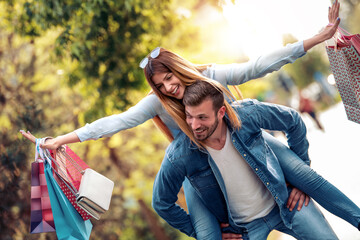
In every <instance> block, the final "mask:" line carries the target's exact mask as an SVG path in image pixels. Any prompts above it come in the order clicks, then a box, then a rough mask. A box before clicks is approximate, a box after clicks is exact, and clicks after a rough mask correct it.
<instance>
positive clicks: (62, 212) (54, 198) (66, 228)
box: [36, 141, 92, 240]
mask: <svg viewBox="0 0 360 240" xmlns="http://www.w3.org/2000/svg"><path fill="white" fill-rule="evenodd" d="M36 145H37V146H36V147H37V149H38V150H39V152H41V153H42V154H41V155H42V157H43V159H44V160H45V161H44V165H45V170H44V172H45V178H46V183H47V187H48V192H49V196H50V204H51V210H52V213H53V216H54V221H55V228H56V235H57V237H58V239H59V240H71V239H74V240H88V239H89V238H90V234H91V230H92V223H91V222H90V220H86V221H84V220H83V219H82V217H81V216H80V214H79V213H78V212H77V211H76V209H75V208H74V207H73V205H72V204H71V203H70V201H69V200H68V199H67V198H66V196H65V194H64V193H63V191H62V190H61V188H60V187H59V185H58V183H57V182H56V180H55V178H54V175H53V174H54V173H53V171H52V168H51V159H49V158H48V156H49V155H48V154H45V153H44V152H43V150H42V149H40V147H39V141H37V143H36ZM45 151H46V150H45Z"/></svg>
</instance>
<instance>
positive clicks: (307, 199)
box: [305, 195, 310, 206]
mask: <svg viewBox="0 0 360 240" xmlns="http://www.w3.org/2000/svg"><path fill="white" fill-rule="evenodd" d="M309 202H310V197H309V196H308V195H306V197H305V206H307V205H309Z"/></svg>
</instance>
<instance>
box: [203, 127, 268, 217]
mask: <svg viewBox="0 0 360 240" xmlns="http://www.w3.org/2000/svg"><path fill="white" fill-rule="evenodd" d="M206 149H207V150H208V152H209V153H210V155H211V157H212V158H213V159H214V161H215V163H216V165H217V167H218V168H219V170H220V173H221V175H222V178H223V179H224V183H225V188H226V193H227V196H228V199H229V208H230V213H231V216H232V217H233V219H234V221H235V222H236V223H247V222H251V221H253V220H255V219H257V218H261V217H264V216H266V215H267V214H268V213H270V211H271V210H272V209H273V208H274V206H275V201H274V199H273V197H272V195H271V193H270V191H268V190H267V188H266V187H265V185H264V184H263V183H262V182H261V180H260V178H259V177H258V176H257V175H256V174H255V173H254V171H253V170H252V169H251V168H250V166H249V165H248V163H247V162H246V161H245V160H244V159H243V157H242V156H241V155H240V154H239V152H238V151H237V150H236V148H235V147H234V145H233V144H232V141H231V138H230V132H229V129H228V130H227V133H226V142H225V145H224V147H223V148H222V149H221V150H215V149H213V148H210V147H206Z"/></svg>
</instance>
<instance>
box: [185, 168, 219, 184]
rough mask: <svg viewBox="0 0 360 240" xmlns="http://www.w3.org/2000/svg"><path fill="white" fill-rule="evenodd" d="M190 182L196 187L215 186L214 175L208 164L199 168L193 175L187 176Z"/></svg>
mask: <svg viewBox="0 0 360 240" xmlns="http://www.w3.org/2000/svg"><path fill="white" fill-rule="evenodd" d="M189 180H190V182H192V183H193V185H194V187H196V188H198V189H203V188H212V187H217V186H218V183H217V181H216V178H215V175H214V173H213V171H212V170H211V167H210V166H207V167H205V168H203V169H200V170H199V171H197V172H196V173H194V174H193V175H191V176H189Z"/></svg>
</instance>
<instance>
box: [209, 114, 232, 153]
mask: <svg viewBox="0 0 360 240" xmlns="http://www.w3.org/2000/svg"><path fill="white" fill-rule="evenodd" d="M226 132H227V125H226V123H225V121H224V120H223V119H221V120H220V121H219V125H218V127H217V128H216V130H215V131H214V133H213V134H212V135H211V136H210V137H209V138H208V139H206V140H205V141H204V143H205V145H206V146H208V147H211V148H213V149H215V150H221V149H222V148H223V147H224V145H225V142H226Z"/></svg>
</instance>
